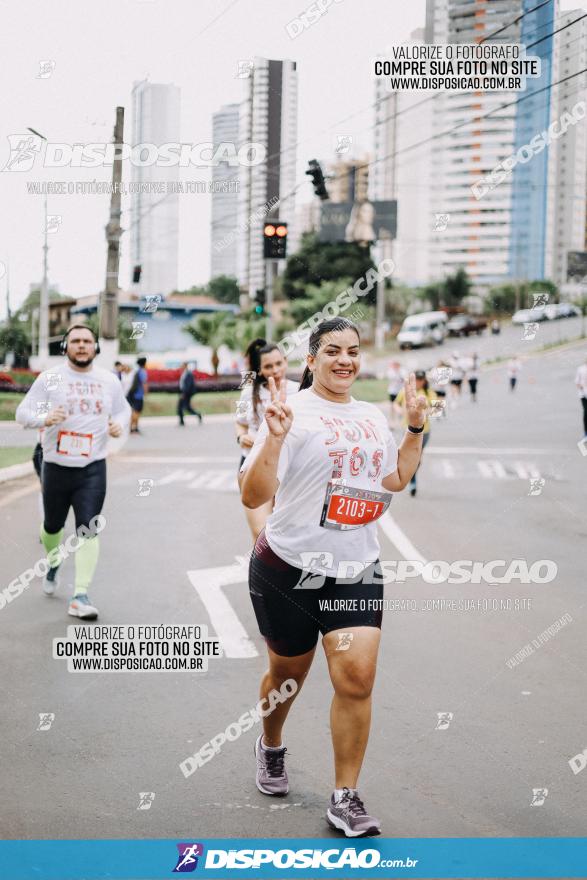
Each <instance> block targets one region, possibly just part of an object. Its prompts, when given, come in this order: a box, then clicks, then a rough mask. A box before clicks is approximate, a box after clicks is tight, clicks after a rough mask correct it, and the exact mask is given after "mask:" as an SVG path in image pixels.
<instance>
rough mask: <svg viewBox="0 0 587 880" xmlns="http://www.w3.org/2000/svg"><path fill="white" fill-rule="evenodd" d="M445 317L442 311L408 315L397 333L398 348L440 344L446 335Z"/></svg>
mask: <svg viewBox="0 0 587 880" xmlns="http://www.w3.org/2000/svg"><path fill="white" fill-rule="evenodd" d="M446 324H447V317H446V314H445V313H444V312H420V313H419V314H416V315H408V317H407V318H406V319H405V321H404V323H403V324H402V326H401V330H400V331H399V333H398V334H397V341H398V343H399V347H400V348H420V346H422V345H441V344H442V343H443V342H444V337H445V336H446Z"/></svg>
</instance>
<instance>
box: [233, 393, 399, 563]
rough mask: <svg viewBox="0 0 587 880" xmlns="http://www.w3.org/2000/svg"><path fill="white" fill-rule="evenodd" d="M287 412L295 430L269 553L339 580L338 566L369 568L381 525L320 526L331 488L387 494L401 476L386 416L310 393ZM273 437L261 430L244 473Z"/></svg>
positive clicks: (288, 441)
mask: <svg viewBox="0 0 587 880" xmlns="http://www.w3.org/2000/svg"><path fill="white" fill-rule="evenodd" d="M288 404H289V406H290V407H291V409H292V412H293V424H292V427H291V429H290V431H289V433H288V434H287V436H286V438H285V440H284V442H283V446H282V447H281V451H280V455H279V463H278V468H277V479H278V480H279V488H278V490H277V493H276V495H275V507H274V510H273V513H272V514H271V516H270V517H269V519H268V520H267V525H266V528H265V534H266V537H267V541H268V543H269V546H270V547H271V549H272V550H273V552H274V553H276V554H277V556H279V557H280V558H281V559H283V560H285V562H287V563H289V564H290V565H293V566H295V567H296V568H303V569H304V570H306V571H314V572H317V573H320V574H324V575H326V576H328V577H336V574H337V571H338V565H339V562H342V561H345V560H356V561H357V562H361V563H363V564H369V563H371V562H374V561H375V560H376V559H377V558H378V556H379V541H378V538H377V522H376V521H373V522H368V523H366V524H365V525H362V526H360V527H359V528H357V529H352V530H337V529H330V528H324V527H323V526H321V525H320V520H321V516H322V511H323V507H324V500H325V496H326V490H327V487H328V483H329V482H330V481H331V480H335V481H336V482H338V483H340V482H341V481H343V482H344V484H345V486H347V487H350V488H352V489H366V490H370V491H375V492H385V491H387V490H385V489H384V488H383V486H382V484H381V481H382V480H383V479H384V477H386V476H388V475H389V474H391V473H393V472H394V471H395V470H396V469H397V454H398V452H397V446H396V443H395V440H394V438H393V435H392V433H391V431H390V430H389V427H388V425H387V421H386V419H385V416H384V415H383V413H382V412H381V411H380V410H379V409H378V408H377V407H376V406H374V405H373V404H371V403H366V402H365V401H361V400H355V399H354V398H351V401H350V402H349V403H334V402H332V401H329V400H325V399H324V398H322V397H319V396H318V395H317V394H316V393H315V392H314V391H313V390H312V389H311V388H307V389H304V390H303V391H299V392H298V393H297V394H294V395H293V396H292V397H291V398H288ZM267 434H268V428H267V423H266V422H263V424H262V425H261V427H260V429H259V432H258V434H257V437H256V440H255V444H254V446H253V448H252V449H251V453H250V455H249V456H248V458H247V460H246V461H245V462H244V464H243V466H242V470H243V471H245V470H246V469H247V468H248V467H250V465H251V463H252V462H253V461H254V460H255V458H256V457H257V455H258V454H259V452H260V450H261V448H262V446H263V444H264V442H265V439H266V437H267Z"/></svg>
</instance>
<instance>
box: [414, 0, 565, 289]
mask: <svg viewBox="0 0 587 880" xmlns="http://www.w3.org/2000/svg"><path fill="white" fill-rule="evenodd" d="M534 6H536V4H533V3H532V0H495V2H492V3H490V4H488V3H487V2H485V0H428V3H427V16H426V22H427V27H426V38H427V42H431V43H442V42H447V41H448V42H451V43H475V42H479V41H480V40H485V41H487V42H496V43H524V44H526V45H528V46H531V44H532V43H533V42H534V41H535V39H540V38H541V37H543V36H545V35H546V34H548V33H549V32H550V31H551V30H553V29H554V28H552V19H553V16H554V14H555V12H556V10H555V9H554V4H548V5H546V6H543V7H542V8H541V9H539V10H535V11H532V10H533V7H534ZM520 16H523V17H521V18H520ZM517 18H518V19H519V20H518V21H515V19H517ZM512 22H514V23H512ZM502 29H503V30H502ZM498 31H499V33H497V32H498ZM529 54H531V55H540V56H541V60H542V74H541V77H540V80H539V81H537V80H530V79H528V80H527V91H526V92H506V91H501V92H455V93H451V92H446V93H441V94H439V95H437V96H435V97H433V99H432V101H431V104H432V105H433V108H434V109H433V116H434V124H433V134H434V136H435V141H434V148H433V150H432V171H433V174H432V179H433V189H432V199H431V206H432V211H433V212H434V214H443V215H449V216H450V220H449V223H448V226H447V228H446V230H444V231H443V233H442V235H441V236H440V235H438V236H436V237H435V239H434V241H433V243H432V248H431V255H430V256H431V273H432V276H433V277H435V278H441V277H443V276H444V275H446V274H448V273H450V272H454V271H455V270H456V269H457V268H459V267H461V266H462V267H464V268H465V269H466V270H467V272H468V273H469V275H470V276H471V277H472V279H473V281H474V282H475V283H476V284H477V286H478V287H480V288H484V287H487V286H488V285H491V284H497V283H500V282H502V281H505V280H508V279H510V278H512V277H514V278H515V277H524V276H528V275H530V276H532V277H537V276H540V275H541V271H542V270H541V266H540V258H541V254H542V255H543V253H544V243H545V225H546V211H545V210H544V204H543V203H544V194H545V189H546V176H547V172H546V169H547V164H548V154H546V155H544V156H543V157H542V158H539V161H538V162H536V160H533V161H532V162H531V163H528V167H527V166H520V167H519V169H517V171H516V173H514V175H512V177H510V178H509V179H508V180H506V181H504V182H502V183H501V184H500V185H499V186H497V187H495V188H494V189H493V190H490V191H489V192H487V193H485V195H483V197H482V198H480V199H479V200H477V199H476V198H475V196H474V194H473V193H472V191H471V184H472V183H474V182H475V181H476V180H478V179H479V178H481V177H482V176H483V175H484V174H487V173H489V172H490V171H491V170H492V169H493V168H494V167H495V166H496V165H497V164H498V163H499V162H501V161H502V160H503V159H505V158H506V157H508V156H511V155H512V154H513V153H515V152H516V150H517V149H518V148H519V146H520V145H522V144H523V143H527V141H526V140H525V138H526V137H527V135H528V133H529V132H530V131H531V132H532V134H531V135H530V138H531V137H532V135H533V134H536V133H537V132H539V131H541V130H542V129H543V128H544V123H545V120H547V119H548V118H549V107H548V95H549V93H548V92H545V93H543V98H542V100H541V99H540V98H539V96H536V97H535V98H531V99H528V100H526V101H522V102H520V103H519V104H517V103H515V102H516V99H518V98H520V97H522V96H524V95H526V94H530V93H531V92H532V91H537V90H538V89H540V88H543V87H544V86H545V85H549V84H550V81H551V76H552V70H551V56H552V42H551V40H545V41H544V42H541V43H540V44H539V45H537V46H536V47H533V48H530V50H529ZM544 95H546V97H544ZM507 105H509V106H507ZM488 114H490V115H488ZM463 123H464V124H463ZM546 124H548V123H546ZM457 126H458V128H457ZM452 128H455V129H456V130H455V131H454V133H451V134H445V133H444V132H447V131H449V130H450V129H452ZM534 163H535V164H534ZM540 200H542V205H543V207H542V209H540V210H539V209H538V207H537V206H538V203H539V202H540ZM530 244H531V246H530Z"/></svg>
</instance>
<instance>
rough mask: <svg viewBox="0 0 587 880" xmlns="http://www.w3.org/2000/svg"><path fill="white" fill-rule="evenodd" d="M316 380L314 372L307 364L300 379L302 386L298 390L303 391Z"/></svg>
mask: <svg viewBox="0 0 587 880" xmlns="http://www.w3.org/2000/svg"><path fill="white" fill-rule="evenodd" d="M313 380H314V374H313V373H312V371H311V369H310V367H308V366H306V368H305V370H304V372H303V373H302V378H301V381H300V387H299V388H298V391H303V390H304V388H309V387H310V386H311V384H312V382H313Z"/></svg>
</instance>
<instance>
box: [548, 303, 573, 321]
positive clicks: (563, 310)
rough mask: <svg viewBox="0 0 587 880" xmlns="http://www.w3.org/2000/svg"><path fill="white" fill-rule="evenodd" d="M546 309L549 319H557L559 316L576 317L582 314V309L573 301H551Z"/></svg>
mask: <svg viewBox="0 0 587 880" xmlns="http://www.w3.org/2000/svg"><path fill="white" fill-rule="evenodd" d="M544 311H545V313H546V317H547V318H548V320H549V321H556V320H557V319H558V318H576V317H577V316H580V315H581V309H578V308H577V306H573V305H571V303H550V304H549V305H547V306H546V307H545V309H544Z"/></svg>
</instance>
